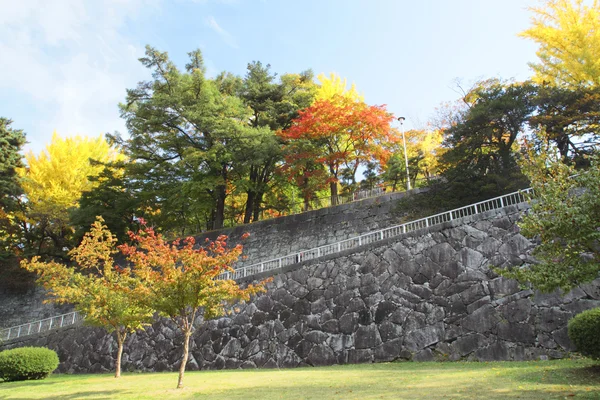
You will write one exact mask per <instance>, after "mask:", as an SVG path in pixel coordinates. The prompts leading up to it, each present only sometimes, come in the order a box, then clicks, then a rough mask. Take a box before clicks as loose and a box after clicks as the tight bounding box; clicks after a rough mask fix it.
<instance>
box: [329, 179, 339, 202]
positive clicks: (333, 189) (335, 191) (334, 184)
mask: <svg viewBox="0 0 600 400" xmlns="http://www.w3.org/2000/svg"><path fill="white" fill-rule="evenodd" d="M329 190H330V191H331V205H332V206H335V205H337V203H338V187H337V182H329Z"/></svg>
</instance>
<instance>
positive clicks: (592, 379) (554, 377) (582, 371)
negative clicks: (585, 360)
mask: <svg viewBox="0 0 600 400" xmlns="http://www.w3.org/2000/svg"><path fill="white" fill-rule="evenodd" d="M541 378H542V379H541ZM514 379H515V380H518V381H521V382H529V383H540V380H541V381H542V382H543V383H546V384H556V385H584V386H589V385H594V386H596V385H597V386H600V365H591V366H585V367H583V366H582V367H575V368H553V367H551V366H548V367H542V369H541V371H536V372H530V373H524V374H515V376H514Z"/></svg>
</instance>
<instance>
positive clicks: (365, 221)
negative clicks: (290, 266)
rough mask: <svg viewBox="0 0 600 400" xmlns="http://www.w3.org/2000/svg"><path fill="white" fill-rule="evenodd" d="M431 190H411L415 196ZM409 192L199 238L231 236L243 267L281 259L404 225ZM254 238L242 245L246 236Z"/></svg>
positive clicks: (210, 233)
mask: <svg viewBox="0 0 600 400" xmlns="http://www.w3.org/2000/svg"><path fill="white" fill-rule="evenodd" d="M426 190H427V189H426V188H424V189H414V190H411V191H410V193H411V195H416V194H419V193H422V192H425V191H426ZM405 196H406V193H404V192H402V193H391V194H387V195H383V196H378V197H373V198H370V199H365V200H361V201H357V202H353V203H348V204H342V205H339V206H335V207H328V208H322V209H319V210H314V211H308V212H305V213H302V214H296V215H290V216H287V217H280V218H274V219H269V220H264V221H258V222H255V223H252V224H248V225H241V226H237V227H235V228H225V229H221V230H218V231H212V232H208V233H206V234H204V235H200V236H198V237H197V241H198V242H199V243H203V242H204V240H205V239H206V238H208V239H211V240H214V239H215V238H216V237H217V236H218V235H227V236H229V238H230V241H229V242H230V244H237V243H242V244H243V245H244V256H245V257H246V260H245V261H244V262H243V263H240V265H242V264H245V265H248V264H252V263H256V262H260V261H266V260H270V259H273V258H278V257H281V256H284V255H287V254H291V253H295V252H297V251H300V250H307V249H311V248H314V247H319V246H323V245H325V244H330V243H335V242H339V241H341V240H345V239H349V238H351V237H353V236H357V235H360V234H362V233H366V232H370V231H373V230H377V229H383V228H387V227H389V226H393V225H398V224H400V223H401V217H402V215H403V214H402V212H401V210H399V209H398V200H400V199H402V198H403V197H405ZM246 232H247V233H249V234H250V236H249V237H248V238H247V239H245V240H244V241H241V242H240V238H241V237H242V235H243V234H244V233H246Z"/></svg>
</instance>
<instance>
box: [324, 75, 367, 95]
mask: <svg viewBox="0 0 600 400" xmlns="http://www.w3.org/2000/svg"><path fill="white" fill-rule="evenodd" d="M317 80H318V81H319V83H320V84H321V86H320V87H319V88H318V89H317V93H316V95H315V100H314V101H318V100H331V99H332V98H333V97H335V96H337V95H341V96H344V97H347V98H349V99H350V100H352V101H365V99H364V97H363V96H362V95H361V94H359V93H358V91H357V90H356V86H355V85H354V83H353V84H352V85H350V89H346V88H347V87H348V82H347V80H346V79H345V78H344V79H342V78H341V77H340V76H339V75H337V74H335V73H333V72H332V73H331V74H329V77H327V76H326V75H325V74H319V75H318V76H317Z"/></svg>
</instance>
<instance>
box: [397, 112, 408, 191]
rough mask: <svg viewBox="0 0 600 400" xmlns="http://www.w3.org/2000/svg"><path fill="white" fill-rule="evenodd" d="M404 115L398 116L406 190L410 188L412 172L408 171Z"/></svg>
mask: <svg viewBox="0 0 600 400" xmlns="http://www.w3.org/2000/svg"><path fill="white" fill-rule="evenodd" d="M405 119H406V118H404V117H398V122H400V132H402V144H403V145H404V162H405V164H406V190H410V174H409V173H408V154H407V153H406V139H405V138H404V126H403V125H404V120H405Z"/></svg>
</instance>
